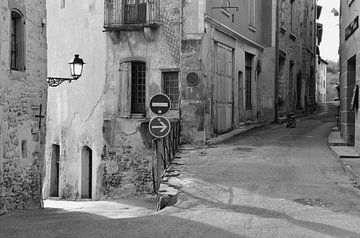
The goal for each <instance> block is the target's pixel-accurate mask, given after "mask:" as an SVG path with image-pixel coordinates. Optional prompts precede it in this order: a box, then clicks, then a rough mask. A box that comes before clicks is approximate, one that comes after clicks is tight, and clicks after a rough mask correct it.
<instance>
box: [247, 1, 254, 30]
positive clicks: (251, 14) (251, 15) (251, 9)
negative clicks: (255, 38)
mask: <svg viewBox="0 0 360 238" xmlns="http://www.w3.org/2000/svg"><path fill="white" fill-rule="evenodd" d="M248 4H249V26H251V27H253V28H255V17H256V16H255V15H256V14H255V7H256V6H255V0H248Z"/></svg>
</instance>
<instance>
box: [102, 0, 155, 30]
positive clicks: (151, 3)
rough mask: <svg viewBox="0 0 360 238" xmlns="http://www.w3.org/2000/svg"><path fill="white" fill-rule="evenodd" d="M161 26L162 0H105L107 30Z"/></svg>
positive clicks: (105, 26) (105, 27)
mask: <svg viewBox="0 0 360 238" xmlns="http://www.w3.org/2000/svg"><path fill="white" fill-rule="evenodd" d="M159 26H160V0H105V12H104V29H105V31H118V30H128V31H134V30H139V29H141V28H144V27H150V28H157V27H159Z"/></svg>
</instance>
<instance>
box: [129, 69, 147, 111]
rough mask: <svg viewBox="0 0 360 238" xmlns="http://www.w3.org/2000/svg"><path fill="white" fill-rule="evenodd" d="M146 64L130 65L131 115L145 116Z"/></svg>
mask: <svg viewBox="0 0 360 238" xmlns="http://www.w3.org/2000/svg"><path fill="white" fill-rule="evenodd" d="M145 99H146V64H145V63H143V62H133V63H132V64H131V113H135V114H143V115H145Z"/></svg>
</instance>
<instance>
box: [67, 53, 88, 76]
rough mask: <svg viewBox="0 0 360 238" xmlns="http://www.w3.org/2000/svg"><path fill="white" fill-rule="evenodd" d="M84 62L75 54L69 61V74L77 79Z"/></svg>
mask: <svg viewBox="0 0 360 238" xmlns="http://www.w3.org/2000/svg"><path fill="white" fill-rule="evenodd" d="M84 64H85V63H84V61H83V60H82V59H81V58H79V55H75V58H74V59H73V60H72V61H71V62H70V63H69V65H70V74H71V76H72V77H73V78H74V79H77V78H79V77H80V76H81V74H82V69H83V65H84Z"/></svg>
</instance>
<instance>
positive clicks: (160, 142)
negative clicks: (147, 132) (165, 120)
mask: <svg viewBox="0 0 360 238" xmlns="http://www.w3.org/2000/svg"><path fill="white" fill-rule="evenodd" d="M180 144H181V123H180V120H179V119H177V120H176V121H174V122H172V123H171V130H170V133H169V134H168V135H167V136H166V137H164V138H160V139H154V140H153V141H152V149H153V155H154V157H153V164H152V172H153V185H154V192H155V193H157V192H158V191H159V187H160V182H161V179H162V178H163V177H164V175H165V173H166V171H167V170H168V168H169V166H170V164H171V162H172V161H173V160H174V158H175V155H176V153H177V151H178V148H179V146H180Z"/></svg>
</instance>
